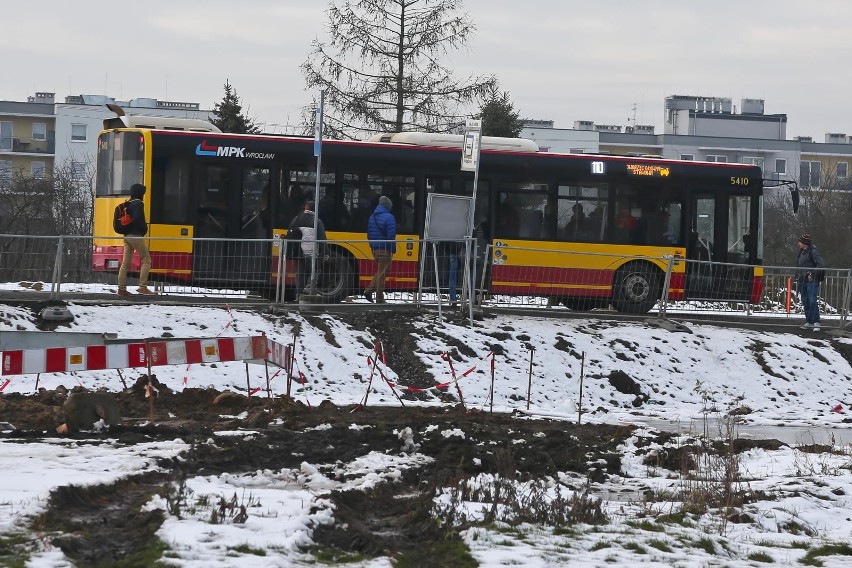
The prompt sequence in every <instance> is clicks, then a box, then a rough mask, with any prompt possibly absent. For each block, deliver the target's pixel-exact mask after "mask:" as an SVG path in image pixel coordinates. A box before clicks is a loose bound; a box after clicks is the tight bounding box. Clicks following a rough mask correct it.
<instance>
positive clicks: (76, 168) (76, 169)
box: [71, 162, 86, 182]
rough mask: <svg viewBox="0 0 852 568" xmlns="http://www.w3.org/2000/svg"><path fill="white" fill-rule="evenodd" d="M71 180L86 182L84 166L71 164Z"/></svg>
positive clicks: (82, 164) (78, 163)
mask: <svg viewBox="0 0 852 568" xmlns="http://www.w3.org/2000/svg"><path fill="white" fill-rule="evenodd" d="M71 179H72V180H73V181H76V182H83V181H86V164H84V163H83V162H71Z"/></svg>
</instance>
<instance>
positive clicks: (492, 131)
mask: <svg viewBox="0 0 852 568" xmlns="http://www.w3.org/2000/svg"><path fill="white" fill-rule="evenodd" d="M476 118H479V119H482V135H483V136H505V137H507V138H517V137H518V136H520V134H521V130H523V128H524V121H523V120H521V119H520V113H519V112H517V111H516V110H515V105H514V104H513V103H512V100H511V99H510V98H509V92H508V91H504V92H502V93H501V92H499V89H498V88H497V85H495V86H494V87H493V88H492V89H491V90H490V91H489V93H488V94H487V95H486V97H485V100H484V101H483V103H482V106H481V107H479V115H478V116H477V117H476Z"/></svg>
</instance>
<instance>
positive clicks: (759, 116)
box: [521, 95, 852, 188]
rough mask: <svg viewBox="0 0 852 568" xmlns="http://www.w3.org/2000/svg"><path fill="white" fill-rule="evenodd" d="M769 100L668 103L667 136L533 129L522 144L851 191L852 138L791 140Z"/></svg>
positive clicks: (639, 130) (583, 125)
mask: <svg viewBox="0 0 852 568" xmlns="http://www.w3.org/2000/svg"><path fill="white" fill-rule="evenodd" d="M764 109H765V103H764V101H763V100H762V99H742V100H741V101H740V104H739V107H737V105H735V104H733V102H732V100H731V99H729V98H720V97H696V96H683V95H672V96H670V97H667V98H666V100H665V103H664V109H663V112H664V119H665V125H664V132H663V133H662V134H655V133H654V127H653V126H644V125H632V126H626V127H621V126H619V125H606V124H604V125H599V124H595V123H594V122H592V121H587V120H578V121H575V122H574V127H573V128H570V129H569V128H565V129H560V128H555V127H554V126H553V123H552V122H550V123H548V122H545V121H537V122H535V123H530V124H528V125H527V126H526V127H525V128H524V130H523V131H522V133H521V136H524V137H528V138H532V139H534V140H536V141H538V142H539V146H541V147H543V148H546V149H548V150H550V151H557V152H574V153H580V152H586V153H603V154H617V155H626V156H648V155H650V156H659V157H661V158H667V159H681V160H700V161H705V162H736V163H744V164H754V165H758V166H760V167H761V168H763V172H764V177H766V178H768V179H776V180H795V181H798V182H799V185H800V186H801V187H806V188H817V187H837V186H841V187H845V184H848V183H849V179H850V178H849V176H850V172H849V164H850V162H852V137H850V136H847V135H846V134H844V133H827V134H826V135H825V141H824V142H814V141H813V140H812V139H811V138H806V137H799V138H795V139H792V140H787V139H786V136H787V115H786V114H766V113H765V112H764Z"/></svg>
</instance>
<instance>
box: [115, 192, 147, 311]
mask: <svg viewBox="0 0 852 568" xmlns="http://www.w3.org/2000/svg"><path fill="white" fill-rule="evenodd" d="M144 196H145V186H144V185H142V184H141V183H134V184H133V185H131V186H130V201H129V202H128V205H127V211H128V213H129V214H130V218H131V219H132V221H131V223H130V232H128V233H127V234H126V235H124V257H123V258H122V260H121V268H119V270H118V292H117V294H118V295H119V296H129V295H130V292H128V291H127V271H128V270H129V269H130V263H131V262H132V261H133V251H136V253H137V254H138V255H139V260H140V261H141V263H142V265H141V267H140V269H139V288H138V289H137V292H138V293H140V294H144V295H154V294H156V292H154V291H153V290H149V289H148V273H149V272H150V271H151V254H150V253H149V252H148V243H147V242H146V240H145V235H147V234H148V223H147V221H145V203H144V202H143V201H142V198H143V197H144Z"/></svg>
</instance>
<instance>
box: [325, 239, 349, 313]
mask: <svg viewBox="0 0 852 568" xmlns="http://www.w3.org/2000/svg"><path fill="white" fill-rule="evenodd" d="M353 278H354V273H353V270H352V263H351V262H350V261H349V258H348V257H347V256H346V255H344V254H341V253H340V252H337V251H331V252H330V254H329V256H328V260H323V261H322V267H321V270H320V276H319V279H318V282H317V293H318V294H319V295H320V296H322V301H323V303H324V304H339V303H340V302H341V301H342V300H343V299H344V298H346V297H347V296H348V295H349V294H351V293H352V282H353V281H354V279H353Z"/></svg>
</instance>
